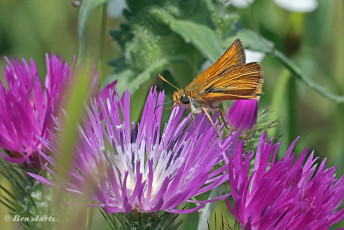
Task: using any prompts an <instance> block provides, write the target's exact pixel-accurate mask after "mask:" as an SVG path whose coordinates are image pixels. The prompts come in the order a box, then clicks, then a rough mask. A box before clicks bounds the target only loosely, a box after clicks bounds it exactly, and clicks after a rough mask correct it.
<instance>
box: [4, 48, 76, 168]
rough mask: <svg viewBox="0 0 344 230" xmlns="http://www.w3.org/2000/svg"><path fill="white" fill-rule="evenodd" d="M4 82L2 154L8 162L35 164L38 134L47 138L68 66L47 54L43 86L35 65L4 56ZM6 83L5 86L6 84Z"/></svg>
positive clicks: (38, 145) (37, 162)
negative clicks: (11, 59)
mask: <svg viewBox="0 0 344 230" xmlns="http://www.w3.org/2000/svg"><path fill="white" fill-rule="evenodd" d="M5 59H6V61H7V64H8V65H7V66H6V69H5V71H4V74H5V77H6V83H7V84H3V83H2V82H0V147H2V148H3V149H4V151H5V153H3V152H1V155H2V156H3V157H4V158H5V159H6V160H7V161H10V162H14V163H24V164H25V165H26V166H29V167H38V166H39V164H40V162H39V157H38V154H37V151H36V149H37V148H41V147H42V145H41V144H40V142H39V141H38V139H37V136H40V137H43V138H46V137H47V135H48V132H47V131H48V129H50V128H51V127H52V124H53V121H52V115H55V116H56V115H57V113H58V111H59V107H60V103H61V98H62V94H63V89H64V86H65V85H67V84H68V81H69V78H70V77H69V76H70V68H69V67H68V65H67V63H66V62H62V60H61V58H60V57H59V56H57V57H56V56H55V55H54V54H51V55H50V57H49V55H46V65H47V74H46V78H45V82H44V86H45V87H44V89H43V87H42V85H41V82H40V79H39V76H38V73H37V69H36V65H35V63H34V61H33V60H32V59H31V60H30V64H28V63H26V61H25V60H22V62H21V63H20V62H19V61H18V60H17V59H14V61H13V64H12V63H11V62H10V61H9V60H8V59H7V58H5ZM5 85H7V87H5Z"/></svg>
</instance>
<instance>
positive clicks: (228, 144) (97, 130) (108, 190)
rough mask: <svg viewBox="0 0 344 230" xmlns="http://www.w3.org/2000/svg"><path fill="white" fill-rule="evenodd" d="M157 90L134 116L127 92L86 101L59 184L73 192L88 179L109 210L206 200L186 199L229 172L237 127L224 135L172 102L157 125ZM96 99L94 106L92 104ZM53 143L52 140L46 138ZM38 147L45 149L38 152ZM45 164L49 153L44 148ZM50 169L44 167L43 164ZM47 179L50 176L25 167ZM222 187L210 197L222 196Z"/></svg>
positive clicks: (160, 98)
mask: <svg viewBox="0 0 344 230" xmlns="http://www.w3.org/2000/svg"><path fill="white" fill-rule="evenodd" d="M163 102H164V93H157V92H156V90H155V89H153V90H152V91H151V92H150V93H149V95H148V98H147V101H146V104H145V106H144V109H143V113H142V116H141V122H140V123H139V124H135V123H134V122H131V120H130V95H129V93H128V92H125V93H124V95H123V97H122V98H119V96H118V94H115V95H111V94H110V93H109V94H108V97H107V98H106V100H105V101H101V102H100V103H99V104H97V103H96V102H95V101H93V103H92V104H91V108H89V109H87V114H88V117H87V119H86V118H85V120H84V128H80V141H79V142H78V143H79V144H78V145H77V147H76V149H75V152H74V161H73V163H72V167H71V169H70V170H69V172H68V175H69V176H68V178H69V180H68V181H65V184H64V188H65V190H67V191H70V192H72V193H74V194H80V193H82V192H83V188H85V187H88V186H94V185H96V186H95V187H96V188H95V193H94V196H93V200H94V201H97V202H98V203H99V205H100V206H102V207H104V209H105V211H106V212H108V213H116V212H126V213H129V212H131V211H132V210H137V211H138V212H157V211H159V210H164V211H167V212H171V213H190V212H194V211H196V210H198V209H200V208H201V207H203V206H204V205H205V204H206V203H207V202H210V201H209V200H206V201H194V200H190V199H191V198H192V197H195V196H197V195H199V194H202V193H204V192H206V191H209V190H210V189H212V188H214V187H216V186H218V185H220V184H222V183H223V182H225V181H227V180H228V175H227V173H225V171H226V170H227V166H226V165H224V166H222V167H220V168H217V169H216V170H214V166H215V165H217V164H219V163H220V162H223V159H224V158H223V154H225V152H224V149H225V150H226V154H229V153H230V152H231V151H232V150H233V148H232V147H233V146H234V145H235V144H236V143H237V142H238V138H239V135H238V134H237V133H235V132H234V133H232V134H231V135H229V136H228V137H227V138H225V139H224V140H223V141H221V139H220V138H219V137H217V135H216V132H215V130H214V128H213V127H212V125H211V123H210V122H209V120H208V118H207V117H206V116H205V115H197V116H196V117H195V120H194V122H195V124H196V125H194V124H193V123H192V122H193V121H191V122H190V124H189V121H190V117H191V114H190V115H189V116H188V117H187V118H184V119H182V115H183V112H184V109H183V108H179V107H177V108H175V109H174V110H173V111H172V114H171V116H170V118H169V121H168V122H167V123H166V124H165V125H164V128H163V131H162V134H160V132H161V128H162V127H161V117H162V112H163V106H162V105H163ZM98 106H99V107H100V111H99V109H98ZM47 145H49V147H50V148H53V143H47ZM42 155H44V153H42ZM44 157H45V158H46V159H47V160H48V161H49V162H50V163H51V164H52V165H56V162H55V161H54V160H53V158H52V157H49V156H44ZM47 169H48V171H51V169H50V168H47ZM30 175H32V176H33V177H35V178H36V179H37V180H39V181H41V182H42V183H45V184H47V185H50V186H54V184H53V182H52V181H50V180H48V179H46V178H44V177H41V176H39V175H35V174H30ZM225 197H227V195H224V196H221V197H219V198H216V199H215V200H217V199H223V198H225ZM183 202H193V203H199V206H197V207H195V208H192V209H189V210H178V209H177V206H178V205H180V204H182V203H183Z"/></svg>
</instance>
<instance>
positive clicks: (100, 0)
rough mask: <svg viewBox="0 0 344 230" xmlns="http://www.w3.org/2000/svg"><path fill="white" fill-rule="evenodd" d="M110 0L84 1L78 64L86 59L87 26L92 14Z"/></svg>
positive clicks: (80, 14) (80, 17)
mask: <svg viewBox="0 0 344 230" xmlns="http://www.w3.org/2000/svg"><path fill="white" fill-rule="evenodd" d="M107 1H109V0H83V1H82V3H81V7H80V12H79V18H78V21H79V22H78V36H79V54H78V62H79V63H80V62H81V61H82V60H83V59H84V58H85V49H86V36H85V35H86V26H87V22H88V19H89V18H90V16H91V14H92V13H93V12H94V11H95V10H96V9H97V8H98V7H99V6H101V5H102V4H104V3H106V2H107Z"/></svg>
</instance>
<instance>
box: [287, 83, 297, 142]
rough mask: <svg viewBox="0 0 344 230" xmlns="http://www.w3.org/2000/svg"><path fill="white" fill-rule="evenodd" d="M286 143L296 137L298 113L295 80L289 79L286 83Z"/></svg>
mask: <svg viewBox="0 0 344 230" xmlns="http://www.w3.org/2000/svg"><path fill="white" fill-rule="evenodd" d="M287 88H288V94H289V95H288V114H287V116H288V140H289V141H288V143H291V142H293V140H294V139H295V138H296V137H297V136H298V123H299V122H298V116H297V115H298V113H297V88H296V79H295V78H294V77H292V78H290V80H289V82H288V86H287Z"/></svg>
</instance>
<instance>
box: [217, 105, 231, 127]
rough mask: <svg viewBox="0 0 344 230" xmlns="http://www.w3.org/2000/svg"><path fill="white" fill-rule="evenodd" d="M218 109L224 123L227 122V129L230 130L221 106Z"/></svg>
mask: <svg viewBox="0 0 344 230" xmlns="http://www.w3.org/2000/svg"><path fill="white" fill-rule="evenodd" d="M218 111H219V113H220V116H221V119H222V121H223V124H225V127H226V129H227V130H229V128H228V126H227V122H226V120H225V117H224V116H223V113H222V110H221V109H220V108H218Z"/></svg>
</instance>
